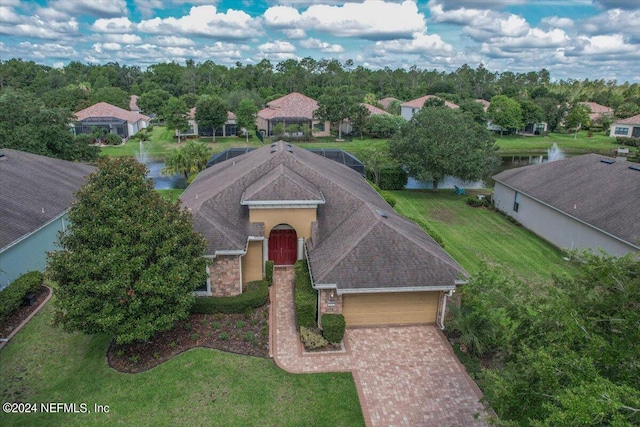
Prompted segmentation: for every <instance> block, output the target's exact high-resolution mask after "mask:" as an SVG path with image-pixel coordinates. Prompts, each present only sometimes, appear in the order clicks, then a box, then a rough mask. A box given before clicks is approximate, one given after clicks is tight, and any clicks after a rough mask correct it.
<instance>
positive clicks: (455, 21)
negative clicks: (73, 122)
mask: <svg viewBox="0 0 640 427" xmlns="http://www.w3.org/2000/svg"><path fill="white" fill-rule="evenodd" d="M307 56H310V57H313V58H316V59H320V58H336V59H338V60H340V61H341V62H343V63H344V61H346V60H347V59H351V60H353V62H354V64H355V65H356V66H358V65H362V66H365V67H368V68H372V69H377V68H383V67H390V68H400V67H402V68H409V67H411V66H413V65H415V66H417V67H419V68H422V69H428V70H432V69H436V70H439V71H447V72H448V71H454V70H456V69H457V68H459V67H460V66H461V65H463V64H468V65H469V66H471V67H474V68H475V67H477V66H478V65H479V64H481V63H482V64H484V66H485V67H486V68H487V69H489V70H491V71H498V72H504V71H512V72H528V71H533V70H540V69H542V68H546V69H547V70H549V71H550V73H551V76H552V78H554V79H556V80H559V79H564V80H567V79H585V78H588V79H592V80H594V79H605V80H612V79H616V80H618V82H623V81H629V82H632V83H634V82H640V0H420V1H392V0H384V1H383V0H364V1H363V0H360V1H346V2H345V1H336V0H261V1H248V0H244V1H243V0H236V1H228V0H218V1H212V0H190V1H189V0H164V1H163V0H38V1H25V0H0V58H1V59H3V60H6V59H9V58H13V57H17V58H22V59H24V60H33V61H36V62H38V63H44V64H48V65H53V66H62V65H64V64H67V63H68V62H70V61H80V62H82V63H106V62H111V61H117V62H119V63H121V64H126V65H138V66H140V67H142V68H145V67H146V66H147V65H150V64H155V63H158V62H165V61H176V62H179V63H184V61H185V60H187V59H193V60H194V61H195V62H203V61H206V60H212V61H214V62H215V63H218V64H223V65H227V66H233V65H234V64H235V63H236V62H238V61H239V62H241V63H243V64H251V63H257V62H259V61H260V60H262V59H264V58H266V59H269V60H270V61H271V62H272V63H273V64H274V65H275V64H277V63H278V62H280V61H282V60H285V59H289V58H293V59H301V58H303V57H307Z"/></svg>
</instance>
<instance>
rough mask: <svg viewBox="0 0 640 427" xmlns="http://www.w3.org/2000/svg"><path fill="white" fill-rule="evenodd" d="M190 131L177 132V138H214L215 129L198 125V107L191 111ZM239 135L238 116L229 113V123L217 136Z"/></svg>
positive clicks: (218, 129) (219, 129) (227, 122)
mask: <svg viewBox="0 0 640 427" xmlns="http://www.w3.org/2000/svg"><path fill="white" fill-rule="evenodd" d="M188 119H189V129H187V130H186V131H184V132H180V131H177V130H176V136H180V137H183V136H213V129H211V128H201V127H199V126H198V123H196V107H193V108H192V109H190V110H189V116H188ZM237 134H238V126H237V122H236V115H235V114H233V113H232V112H231V111H227V121H226V122H225V124H224V126H222V127H219V128H217V129H216V136H236V135H237Z"/></svg>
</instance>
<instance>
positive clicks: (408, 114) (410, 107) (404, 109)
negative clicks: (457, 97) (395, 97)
mask: <svg viewBox="0 0 640 427" xmlns="http://www.w3.org/2000/svg"><path fill="white" fill-rule="evenodd" d="M430 99H441V98H439V97H437V96H435V95H426V96H422V97H420V98H416V99H412V100H411V101H407V102H405V103H403V104H401V105H400V115H401V116H402V117H404V118H405V119H406V120H411V118H412V117H413V115H414V114H416V113H417V112H418V111H420V110H421V109H422V107H424V103H425V102H427V101H428V100H430ZM444 105H445V107H449V108H452V109H457V108H460V106H459V105H458V104H454V103H453V102H449V101H444Z"/></svg>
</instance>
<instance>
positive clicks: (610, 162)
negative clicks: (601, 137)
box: [600, 159, 616, 165]
mask: <svg viewBox="0 0 640 427" xmlns="http://www.w3.org/2000/svg"><path fill="white" fill-rule="evenodd" d="M600 161H601V162H602V163H606V164H608V165H612V164H614V163H615V162H616V161H615V160H613V159H601V160H600Z"/></svg>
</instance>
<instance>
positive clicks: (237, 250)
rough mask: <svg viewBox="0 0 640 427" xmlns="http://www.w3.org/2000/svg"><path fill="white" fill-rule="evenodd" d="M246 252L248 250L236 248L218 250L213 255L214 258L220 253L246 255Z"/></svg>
mask: <svg viewBox="0 0 640 427" xmlns="http://www.w3.org/2000/svg"><path fill="white" fill-rule="evenodd" d="M246 253H247V251H243V250H242V249H234V250H228V251H216V253H215V255H213V258H216V257H217V256H219V255H244V254H246Z"/></svg>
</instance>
